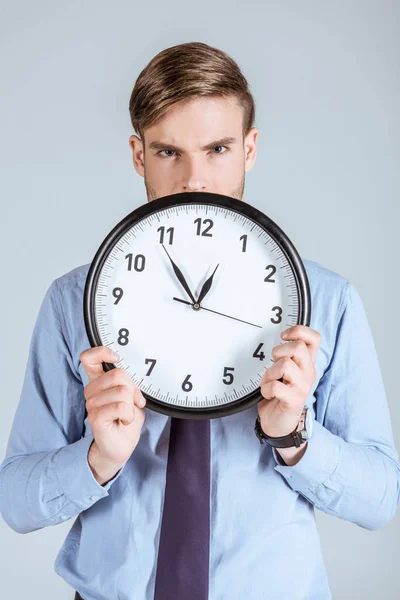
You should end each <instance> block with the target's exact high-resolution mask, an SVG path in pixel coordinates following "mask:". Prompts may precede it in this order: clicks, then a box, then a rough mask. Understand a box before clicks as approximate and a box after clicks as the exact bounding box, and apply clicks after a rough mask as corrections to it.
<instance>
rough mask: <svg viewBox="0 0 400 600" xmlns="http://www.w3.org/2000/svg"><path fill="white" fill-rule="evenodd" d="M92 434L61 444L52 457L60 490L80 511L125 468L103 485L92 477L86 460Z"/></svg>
mask: <svg viewBox="0 0 400 600" xmlns="http://www.w3.org/2000/svg"><path fill="white" fill-rule="evenodd" d="M92 441H93V435H87V436H85V437H83V438H81V439H80V440H78V441H77V442H74V443H73V444H69V445H67V446H63V447H62V448H60V450H59V452H58V453H57V454H56V455H55V457H54V459H53V460H54V469H55V473H56V475H57V479H58V482H59V484H60V486H61V488H62V491H63V492H64V494H65V495H66V497H67V498H69V499H70V500H71V502H73V503H74V504H75V505H76V506H77V507H78V509H79V510H80V511H82V510H85V509H87V508H88V507H89V506H91V505H92V504H93V503H94V502H96V501H97V500H100V498H105V497H106V496H108V495H109V494H108V490H109V488H110V487H111V485H112V484H113V483H114V481H116V480H117V479H118V477H119V476H120V475H121V473H122V471H123V470H124V468H125V465H126V462H125V463H124V465H123V466H122V468H121V469H120V470H119V471H118V473H116V474H115V475H114V477H113V478H112V479H110V481H108V482H107V483H106V484H105V485H101V484H100V483H99V482H98V481H97V480H96V478H95V477H94V475H93V473H92V470H91V468H90V465H89V462H88V452H89V448H90V444H91V443H92Z"/></svg>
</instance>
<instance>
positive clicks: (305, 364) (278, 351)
mask: <svg viewBox="0 0 400 600" xmlns="http://www.w3.org/2000/svg"><path fill="white" fill-rule="evenodd" d="M284 356H287V357H289V358H291V359H292V360H293V361H294V362H295V363H296V365H297V366H298V367H299V368H300V369H301V370H302V371H304V372H306V371H307V370H308V369H310V368H311V365H312V364H313V361H312V357H311V354H310V351H309V349H308V347H307V345H306V344H305V343H304V342H303V341H302V340H296V341H294V342H287V344H279V345H278V346H274V348H272V358H273V360H274V362H275V363H276V362H277V361H278V360H280V359H281V358H283V357H284Z"/></svg>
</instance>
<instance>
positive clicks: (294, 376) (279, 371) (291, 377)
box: [261, 356, 305, 389]
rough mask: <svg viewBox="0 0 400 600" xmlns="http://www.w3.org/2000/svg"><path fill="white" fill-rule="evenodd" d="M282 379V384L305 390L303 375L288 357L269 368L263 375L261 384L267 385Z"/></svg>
mask: <svg viewBox="0 0 400 600" xmlns="http://www.w3.org/2000/svg"><path fill="white" fill-rule="evenodd" d="M281 377H283V383H284V384H286V385H289V386H292V387H293V386H296V387H297V388H299V389H300V388H303V387H304V388H305V381H304V374H303V372H302V371H301V369H300V367H299V366H298V365H297V364H296V363H295V362H294V361H293V360H292V359H291V358H289V357H287V356H284V357H283V358H281V359H279V360H278V362H276V363H274V364H273V365H272V366H270V367H269V368H268V369H267V370H266V371H265V373H264V375H263V377H262V380H261V382H262V383H268V382H269V381H275V380H276V379H280V378H281Z"/></svg>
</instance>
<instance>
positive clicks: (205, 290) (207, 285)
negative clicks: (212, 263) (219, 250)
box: [197, 263, 219, 304]
mask: <svg viewBox="0 0 400 600" xmlns="http://www.w3.org/2000/svg"><path fill="white" fill-rule="evenodd" d="M218 267H219V263H218V265H217V266H216V267H215V269H214V273H215V271H216V270H217V269H218ZM214 273H213V274H212V275H211V277H209V278H208V279H207V280H206V281H205V282H204V284H203V287H202V288H201V291H200V294H199V297H198V298H197V304H200V303H201V302H202V300H204V297H205V295H206V294H208V292H209V291H210V288H211V284H212V281H213V277H214Z"/></svg>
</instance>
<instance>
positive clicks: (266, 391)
mask: <svg viewBox="0 0 400 600" xmlns="http://www.w3.org/2000/svg"><path fill="white" fill-rule="evenodd" d="M260 392H261V395H262V396H263V398H265V399H266V400H272V399H276V400H278V401H279V402H281V403H282V405H283V406H284V407H285V408H290V409H295V410H299V409H300V407H302V406H303V405H304V397H303V395H302V394H301V393H300V392H297V391H296V390H295V388H290V387H289V386H287V385H285V384H284V383H282V382H281V381H276V380H275V381H269V382H267V383H263V384H262V385H261V387H260Z"/></svg>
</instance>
